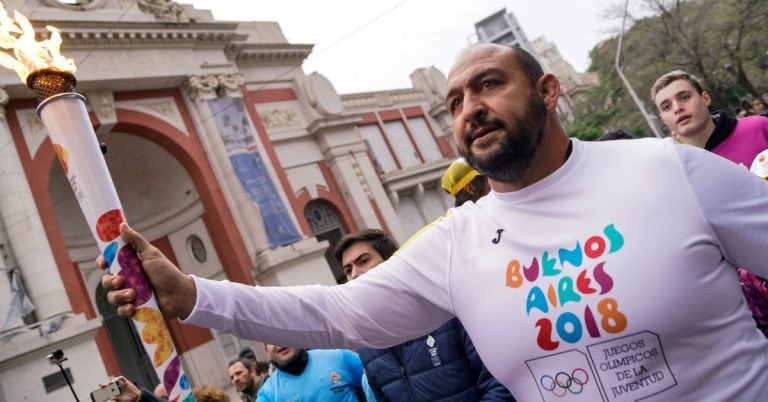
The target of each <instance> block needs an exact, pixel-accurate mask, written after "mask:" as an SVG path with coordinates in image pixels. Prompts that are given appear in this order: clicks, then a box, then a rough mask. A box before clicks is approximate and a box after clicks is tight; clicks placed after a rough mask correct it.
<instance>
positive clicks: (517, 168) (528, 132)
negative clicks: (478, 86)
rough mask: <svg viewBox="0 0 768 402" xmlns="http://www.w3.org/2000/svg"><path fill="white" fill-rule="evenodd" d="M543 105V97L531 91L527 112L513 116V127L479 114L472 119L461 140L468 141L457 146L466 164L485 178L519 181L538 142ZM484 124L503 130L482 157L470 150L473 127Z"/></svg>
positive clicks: (544, 115)
mask: <svg viewBox="0 0 768 402" xmlns="http://www.w3.org/2000/svg"><path fill="white" fill-rule="evenodd" d="M546 118H547V108H546V106H545V105H544V101H543V100H542V99H541V98H540V97H539V96H538V94H536V93H535V92H534V93H532V94H531V101H530V103H529V104H528V110H527V113H525V114H524V117H523V118H516V119H515V120H514V121H513V123H515V125H514V127H509V126H508V125H507V124H505V123H504V122H503V121H502V120H500V119H498V118H490V119H488V118H486V117H483V116H480V117H478V118H477V119H475V121H474V122H472V124H470V128H469V129H467V132H466V133H465V134H464V138H463V139H464V142H465V143H467V144H469V145H468V146H466V147H463V148H465V149H461V148H460V149H459V153H461V156H463V157H464V159H466V161H467V164H469V166H471V167H472V168H474V169H475V170H477V171H479V172H480V173H481V174H483V175H485V176H487V177H488V178H490V179H492V180H494V181H498V182H503V183H515V182H517V181H519V180H520V179H521V178H522V177H523V175H524V174H525V172H526V171H527V170H528V168H529V167H530V165H531V161H532V160H533V158H534V156H535V155H536V151H537V150H538V148H539V144H541V138H542V135H543V131H544V124H545V122H546ZM484 127H493V128H499V129H501V130H502V131H503V132H504V135H503V136H502V138H501V144H500V146H499V149H498V150H497V151H496V152H495V153H494V154H491V155H488V156H486V157H484V158H482V159H480V158H478V157H477V155H475V154H473V153H472V145H471V138H472V136H473V133H474V131H475V130H478V129H480V128H484Z"/></svg>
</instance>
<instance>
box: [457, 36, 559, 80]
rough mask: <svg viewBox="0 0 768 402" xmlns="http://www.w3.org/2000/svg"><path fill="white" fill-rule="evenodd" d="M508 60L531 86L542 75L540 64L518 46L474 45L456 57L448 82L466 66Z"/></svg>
mask: <svg viewBox="0 0 768 402" xmlns="http://www.w3.org/2000/svg"><path fill="white" fill-rule="evenodd" d="M503 58H510V59H511V60H514V62H515V64H516V65H517V67H518V68H519V69H520V70H521V71H522V72H523V74H524V75H525V77H526V78H527V79H528V81H529V82H530V83H531V84H532V85H533V84H535V83H536V81H538V79H539V78H540V77H541V76H542V75H544V70H543V69H542V68H541V64H539V62H538V61H537V60H536V58H535V57H533V55H531V54H530V53H528V52H527V51H525V50H524V49H523V48H521V47H518V46H507V45H499V44H496V43H476V44H474V45H470V46H467V47H465V48H464V49H462V50H461V52H459V54H458V56H456V60H455V61H454V63H453V67H451V71H450V73H449V74H448V80H449V81H450V79H451V76H453V75H454V74H455V73H456V72H457V71H462V70H464V69H466V68H467V67H468V66H471V65H474V64H477V63H479V62H482V61H483V60H494V59H495V60H498V59H503Z"/></svg>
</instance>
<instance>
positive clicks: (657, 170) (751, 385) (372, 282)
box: [185, 139, 768, 401]
mask: <svg viewBox="0 0 768 402" xmlns="http://www.w3.org/2000/svg"><path fill="white" fill-rule="evenodd" d="M766 257H768V184H766V182H765V181H763V180H760V179H759V178H758V177H756V176H755V175H752V174H750V173H749V172H748V171H746V170H745V169H743V168H741V167H738V166H735V165H734V164H732V163H731V162H729V161H726V160H724V159H722V158H720V157H718V156H715V155H711V154H708V153H707V152H705V151H702V150H699V149H696V148H693V147H689V146H684V145H676V144H673V143H672V142H671V141H662V140H652V139H649V140H638V141H614V142H601V143H582V142H579V141H577V140H574V148H573V153H572V154H571V156H570V158H569V159H568V160H567V161H566V163H565V164H564V165H563V166H562V167H560V168H559V169H558V170H557V171H555V172H554V173H553V174H551V175H550V176H548V177H546V178H545V179H543V180H541V181H539V182H537V183H535V184H533V185H531V186H529V187H526V188H524V189H522V190H520V191H515V192H510V193H491V194H490V195H488V196H487V197H485V198H484V199H482V200H480V201H479V202H478V203H477V204H467V205H465V206H463V207H460V208H457V209H453V210H451V211H449V213H448V214H447V215H446V217H444V218H441V219H438V220H437V221H436V222H434V223H433V224H432V225H430V226H428V227H427V228H425V229H424V230H422V231H421V232H420V233H418V234H417V235H415V236H414V237H413V238H412V239H411V240H410V241H409V242H408V243H406V244H405V245H404V246H403V247H402V248H401V250H400V251H399V252H398V253H397V254H396V255H395V256H393V257H392V258H390V259H389V260H388V261H386V262H385V263H383V264H382V265H381V266H380V267H378V268H377V269H375V270H373V271H371V272H369V273H368V274H366V275H364V276H363V277H361V278H359V279H358V280H355V281H353V282H351V283H349V284H345V285H343V286H332V287H323V286H300V287H287V288H267V287H249V286H245V285H240V284H234V283H229V282H215V281H209V280H205V279H200V278H195V283H196V285H197V302H196V305H195V308H194V311H193V312H192V314H191V315H190V316H189V317H188V318H187V319H186V320H185V323H189V324H193V325H199V326H204V327H210V328H215V329H218V330H222V331H230V332H232V333H234V334H236V335H238V336H241V337H247V338H252V339H258V340H261V341H266V342H270V343H277V344H281V345H290V346H302V347H345V348H357V347H362V346H372V347H385V346H390V345H394V344H397V343H400V342H402V341H404V340H407V339H412V338H414V337H416V336H420V335H423V334H425V333H427V332H428V331H430V330H431V329H433V328H435V327H437V326H438V325H439V324H440V323H442V322H444V321H446V320H447V319H448V318H450V317H451V316H453V315H455V316H457V317H459V319H460V320H461V321H462V323H463V324H464V326H465V327H466V329H467V331H468V332H469V335H470V337H471V338H472V340H473V341H474V343H475V346H476V348H477V351H478V353H479V354H480V356H481V358H482V359H483V361H484V363H485V364H486V366H487V367H488V369H489V370H490V371H491V373H492V374H493V375H494V377H496V378H497V379H498V380H499V381H500V382H502V383H503V384H504V385H505V386H506V387H507V388H509V390H510V391H511V392H512V394H513V395H514V396H515V397H516V398H517V399H518V400H522V401H534V400H544V401H555V400H556V401H578V400H584V401H595V400H619V401H629V400H632V401H634V400H638V399H642V398H647V399H644V400H659V401H669V400H679V401H684V400H691V401H701V400H723V401H725V400H739V401H756V400H766V399H767V398H768V397H767V396H766V395H768V391H766V385H768V341H766V339H765V337H764V336H763V335H762V334H760V333H759V332H758V330H757V329H756V326H755V323H754V321H752V318H751V316H750V314H749V311H748V310H747V308H746V305H745V301H744V297H743V295H742V294H741V291H740V288H739V283H738V279H737V276H736V273H735V270H734V266H742V267H748V268H749V269H750V270H753V271H754V272H755V273H757V274H759V275H761V276H768V258H766Z"/></svg>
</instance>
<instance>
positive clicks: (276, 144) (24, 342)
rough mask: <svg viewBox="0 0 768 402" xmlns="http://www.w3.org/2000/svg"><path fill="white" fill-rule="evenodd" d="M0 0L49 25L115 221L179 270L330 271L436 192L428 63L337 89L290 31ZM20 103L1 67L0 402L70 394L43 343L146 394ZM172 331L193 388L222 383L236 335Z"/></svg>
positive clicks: (406, 232)
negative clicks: (361, 87) (373, 84)
mask: <svg viewBox="0 0 768 402" xmlns="http://www.w3.org/2000/svg"><path fill="white" fill-rule="evenodd" d="M3 3H4V5H5V8H6V9H7V10H8V11H9V12H10V13H11V15H12V14H13V11H14V10H18V11H20V12H21V13H22V14H25V15H27V16H28V17H29V18H30V19H31V20H32V23H33V25H34V27H35V28H36V30H37V31H38V34H39V36H42V34H44V33H46V32H47V31H46V30H45V26H46V25H49V24H50V25H54V26H56V27H57V28H59V29H61V30H62V32H63V34H62V36H63V38H64V43H63V45H62V51H63V52H64V54H65V55H66V56H67V57H71V58H73V59H74V60H75V62H76V64H77V66H78V69H77V74H76V75H77V81H78V85H77V90H78V91H79V92H81V93H83V94H84V95H85V96H86V97H87V100H88V111H89V114H90V117H91V120H92V121H93V123H94V127H95V131H96V134H97V136H98V140H99V141H100V142H104V143H106V144H107V146H108V152H107V153H106V155H105V158H106V162H107V165H108V166H109V168H110V171H111V173H112V176H113V181H114V183H115V186H116V187H117V191H118V193H119V194H120V198H121V201H122V204H123V208H124V210H125V213H126V215H127V220H128V221H129V222H130V223H131V225H132V226H133V227H135V228H136V229H138V230H139V231H141V232H142V233H144V234H145V235H146V236H147V237H148V238H149V239H150V241H152V243H153V244H154V245H155V246H156V247H158V248H159V249H160V250H162V251H163V252H164V253H165V254H166V255H167V256H168V257H169V258H170V259H171V260H173V261H174V262H175V263H176V264H177V265H178V266H179V267H180V268H181V269H182V270H183V271H185V272H188V273H191V274H195V275H198V276H201V277H206V278H213V279H228V280H230V281H236V282H241V283H247V284H251V285H267V286H285V285H297V284H310V283H318V284H335V283H338V282H342V281H343V280H344V279H343V273H342V272H341V270H340V267H338V266H337V264H336V263H335V260H334V259H333V258H332V256H331V253H330V251H329V250H330V249H329V248H330V247H331V246H333V245H334V243H335V242H336V241H337V240H338V239H339V238H340V237H341V236H342V235H344V234H346V233H349V232H353V231H356V230H359V229H362V228H382V229H384V230H386V231H388V232H390V233H391V234H392V235H393V236H394V237H395V238H397V239H398V240H399V241H400V242H404V241H405V240H406V239H407V238H408V237H410V235H411V234H413V233H415V232H416V231H417V230H418V229H419V228H421V227H422V226H423V225H424V224H426V223H428V222H430V221H432V220H434V219H435V218H437V217H438V216H440V215H443V214H444V213H445V210H446V209H447V208H449V207H451V206H453V202H452V200H451V199H450V198H449V197H448V196H447V195H446V194H445V193H444V192H443V191H442V189H441V188H440V178H441V176H442V172H443V170H444V169H445V168H446V167H447V166H448V164H450V162H451V161H452V160H453V159H454V158H455V157H456V152H455V147H454V144H453V142H452V141H453V140H452V139H451V136H450V135H449V131H450V127H449V126H450V121H449V118H448V116H447V112H446V108H445V104H444V103H445V102H444V101H443V99H444V95H445V89H446V79H445V76H444V75H443V74H442V73H441V72H440V71H438V70H437V69H435V68H434V67H430V68H422V69H418V70H416V71H414V72H413V73H412V74H411V82H412V86H411V87H409V88H398V89H392V90H389V91H379V92H370V93H357V94H339V93H337V92H336V90H335V88H334V87H333V84H332V83H331V82H330V81H329V80H328V79H326V78H325V77H324V76H323V75H321V74H319V73H305V72H304V71H303V69H302V68H301V65H302V63H303V61H304V60H305V59H306V58H307V57H308V56H309V54H310V53H311V51H312V45H310V44H295V43H289V42H288V41H287V40H286V38H285V35H284V34H283V32H282V30H281V29H280V25H279V23H277V22H237V21H217V20H215V19H214V18H213V16H212V15H211V13H210V12H209V11H205V10H197V9H194V8H193V7H192V6H188V5H181V4H178V3H176V2H174V1H168V0H164V1H150V0H136V1H122V0H120V1H118V0H89V1H81V2H66V1H54V0H5V1H4V2H3ZM36 105H37V102H36V101H35V100H34V99H33V94H32V92H31V91H30V90H29V89H27V88H26V86H25V85H23V84H22V83H21V82H20V81H19V78H18V76H17V75H16V74H15V73H14V72H12V71H10V70H4V69H3V70H0V172H2V173H1V174H0V322H2V323H3V326H2V328H0V401H9V402H10V401H25V400H26V401H64V400H70V399H71V398H72V396H71V394H70V391H69V389H68V388H67V385H66V382H65V380H64V378H63V377H62V376H61V374H60V372H59V370H58V368H57V367H56V366H52V365H49V363H48V361H47V360H46V357H45V356H46V355H47V354H48V353H49V352H51V351H52V350H55V349H62V350H63V351H64V353H65V355H66V357H67V358H68V359H69V360H68V361H67V362H66V364H65V366H66V368H67V369H68V370H69V373H70V374H71V377H72V378H73V380H74V383H73V386H74V388H75V390H76V392H77V393H78V395H79V396H80V398H81V399H82V400H84V399H87V398H88V393H89V392H90V391H92V390H94V389H96V388H97V387H98V384H100V383H104V382H105V381H107V380H108V379H109V378H110V376H115V375H124V376H125V377H127V378H130V379H131V380H133V381H135V382H137V383H138V384H139V385H141V386H144V387H145V388H149V389H152V386H153V385H154V383H156V382H157V381H158V379H157V378H155V377H154V370H153V369H152V361H151V359H149V358H148V357H147V356H146V354H144V353H143V352H142V351H141V350H140V346H139V345H140V342H138V339H139V338H138V337H139V336H140V334H138V333H136V331H135V330H134V329H133V327H132V326H131V325H130V324H129V323H128V321H127V320H125V319H122V318H119V317H117V316H116V312H115V309H114V307H113V306H111V305H109V304H108V303H107V302H106V300H105V291H104V289H103V288H102V287H101V285H100V279H101V276H102V272H101V271H100V270H99V269H97V267H96V266H95V264H94V263H93V261H94V258H95V257H96V256H97V255H98V253H99V250H98V248H97V246H96V243H95V242H94V240H93V239H92V237H91V230H90V228H88V226H87V224H86V222H85V219H84V218H83V216H82V214H81V212H80V209H79V207H78V204H77V200H76V198H75V196H74V195H73V193H72V189H71V188H70V185H69V183H68V181H67V177H66V175H65V174H64V172H63V170H62V168H61V167H60V166H59V162H58V161H57V159H56V153H55V152H54V147H53V145H52V144H51V141H50V139H48V137H47V136H46V133H45V128H44V127H43V125H42V124H41V122H40V119H39V117H38V116H37V114H36V112H35V107H36ZM24 296H26V298H25V297H24ZM32 309H34V310H32ZM170 331H171V334H172V337H173V341H174V344H175V345H176V347H177V350H178V352H179V355H180V358H181V361H182V364H183V366H184V368H185V372H186V373H187V375H188V376H189V380H190V382H191V385H192V386H197V385H203V384H213V385H216V386H220V387H227V386H228V379H227V370H226V368H227V362H228V360H229V359H231V358H233V357H235V356H236V355H237V352H238V351H239V349H240V348H241V347H243V346H251V342H249V341H244V340H242V339H237V338H234V337H232V336H231V335H228V334H223V333H217V332H215V331H211V330H208V329H202V328H197V327H191V326H186V325H182V324H180V323H179V322H177V321H175V320H174V321H173V322H171V323H170ZM254 349H255V350H256V352H261V351H262V350H263V349H262V348H261V347H260V346H258V345H254ZM261 357H262V358H265V356H261ZM233 397H235V395H233Z"/></svg>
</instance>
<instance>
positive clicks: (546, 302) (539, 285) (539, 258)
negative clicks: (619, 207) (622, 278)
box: [505, 224, 627, 351]
mask: <svg viewBox="0 0 768 402" xmlns="http://www.w3.org/2000/svg"><path fill="white" fill-rule="evenodd" d="M623 246H624V236H623V235H622V234H621V233H620V232H619V231H618V230H617V229H616V227H615V226H614V225H613V224H609V225H607V226H605V228H604V229H603V231H602V233H599V234H595V235H592V236H589V237H587V238H586V239H585V240H583V246H582V240H574V245H573V247H572V248H561V249H558V250H557V251H556V252H554V253H553V254H552V255H550V254H549V253H550V251H549V250H542V253H541V254H537V255H535V256H528V257H525V256H520V258H513V259H511V260H510V261H509V262H508V263H507V267H506V278H505V281H506V286H507V287H509V288H511V289H513V290H514V291H526V292H527V297H526V303H525V313H526V315H527V316H528V317H530V318H531V321H530V322H531V325H534V326H535V327H536V328H537V333H538V335H537V339H536V343H537V345H538V347H539V348H541V349H542V350H545V351H555V350H557V349H558V348H560V347H563V346H565V345H567V344H575V343H577V342H579V341H581V340H582V338H584V337H591V338H600V337H602V336H603V335H604V334H619V333H621V332H622V331H624V329H625V328H626V327H627V317H626V316H625V315H624V313H622V312H621V307H620V305H619V302H618V301H617V300H616V299H614V298H613V297H610V296H609V294H610V291H611V290H612V289H613V278H612V277H611V275H610V269H609V266H608V265H607V264H608V257H609V255H610V254H613V253H615V252H617V251H619V250H621V248H622V247H623ZM528 261H530V263H528ZM523 264H527V265H523ZM524 285H525V286H524Z"/></svg>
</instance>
